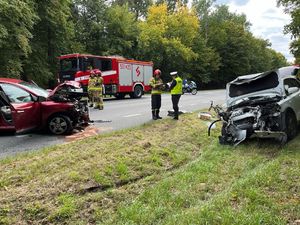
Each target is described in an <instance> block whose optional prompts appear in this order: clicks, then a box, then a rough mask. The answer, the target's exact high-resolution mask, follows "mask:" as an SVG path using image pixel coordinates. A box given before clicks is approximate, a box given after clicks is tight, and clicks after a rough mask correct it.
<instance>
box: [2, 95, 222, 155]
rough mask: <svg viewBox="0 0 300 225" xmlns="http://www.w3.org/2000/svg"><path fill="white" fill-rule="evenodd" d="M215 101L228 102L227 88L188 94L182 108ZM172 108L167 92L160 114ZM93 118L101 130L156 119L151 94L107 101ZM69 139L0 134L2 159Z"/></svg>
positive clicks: (193, 109) (182, 98) (95, 124)
mask: <svg viewBox="0 0 300 225" xmlns="http://www.w3.org/2000/svg"><path fill="white" fill-rule="evenodd" d="M211 100H213V101H214V102H215V103H216V104H222V103H224V101H225V90H209V91H199V92H198V93H197V95H191V94H185V95H183V96H182V97H181V99H180V102H179V110H180V111H183V112H192V111H196V110H199V109H204V108H208V107H209V105H210V101H211ZM168 110H172V102H171V96H170V95H169V94H164V95H162V107H161V113H160V115H161V116H162V117H163V118H164V117H167V113H168ZM90 117H91V120H93V121H94V123H93V125H92V126H94V127H96V128H97V132H98V133H104V132H109V131H112V130H120V129H124V128H130V127H135V126H138V125H142V124H144V123H147V122H149V121H151V120H152V115H151V96H150V95H144V96H143V97H142V98H140V99H130V98H128V99H127V98H126V99H122V100H116V99H108V100H105V101H104V110H101V111H100V110H95V109H90ZM179 119H180V118H179ZM65 141H66V138H65V137H64V136H54V135H49V134H38V133H34V134H24V135H7V136H0V158H3V157H6V156H9V155H14V154H16V153H19V152H27V151H33V150H38V149H40V148H43V147H47V146H51V145H55V144H61V143H64V142H65Z"/></svg>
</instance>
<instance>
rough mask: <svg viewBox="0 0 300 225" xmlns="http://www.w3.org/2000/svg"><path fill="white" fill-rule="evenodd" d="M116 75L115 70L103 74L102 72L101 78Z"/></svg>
mask: <svg viewBox="0 0 300 225" xmlns="http://www.w3.org/2000/svg"><path fill="white" fill-rule="evenodd" d="M116 73H117V71H116V70H109V71H104V72H102V77H103V76H108V75H115V74H116Z"/></svg>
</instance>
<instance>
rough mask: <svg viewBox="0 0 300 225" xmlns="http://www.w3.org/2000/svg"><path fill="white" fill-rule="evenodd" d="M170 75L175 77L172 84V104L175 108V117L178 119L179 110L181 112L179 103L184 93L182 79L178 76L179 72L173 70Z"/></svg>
mask: <svg viewBox="0 0 300 225" xmlns="http://www.w3.org/2000/svg"><path fill="white" fill-rule="evenodd" d="M170 75H171V76H172V79H173V80H172V83H171V85H170V90H171V97H172V104H173V109H174V118H173V119H175V120H178V112H179V107H178V103H179V99H180V97H181V95H182V79H181V78H180V77H179V76H178V74H177V72H171V73H170Z"/></svg>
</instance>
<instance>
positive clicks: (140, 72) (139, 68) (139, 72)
mask: <svg viewBox="0 0 300 225" xmlns="http://www.w3.org/2000/svg"><path fill="white" fill-rule="evenodd" d="M132 81H133V82H134V83H138V82H143V81H144V66H143V65H139V64H134V65H133V70H132Z"/></svg>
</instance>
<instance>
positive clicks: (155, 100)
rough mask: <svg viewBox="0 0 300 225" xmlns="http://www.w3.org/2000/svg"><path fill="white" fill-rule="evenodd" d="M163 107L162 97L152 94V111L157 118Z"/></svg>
mask: <svg viewBox="0 0 300 225" xmlns="http://www.w3.org/2000/svg"><path fill="white" fill-rule="evenodd" d="M160 107H161V95H160V94H152V95H151V109H152V112H154V115H155V116H157V115H158V114H159V109H160Z"/></svg>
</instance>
